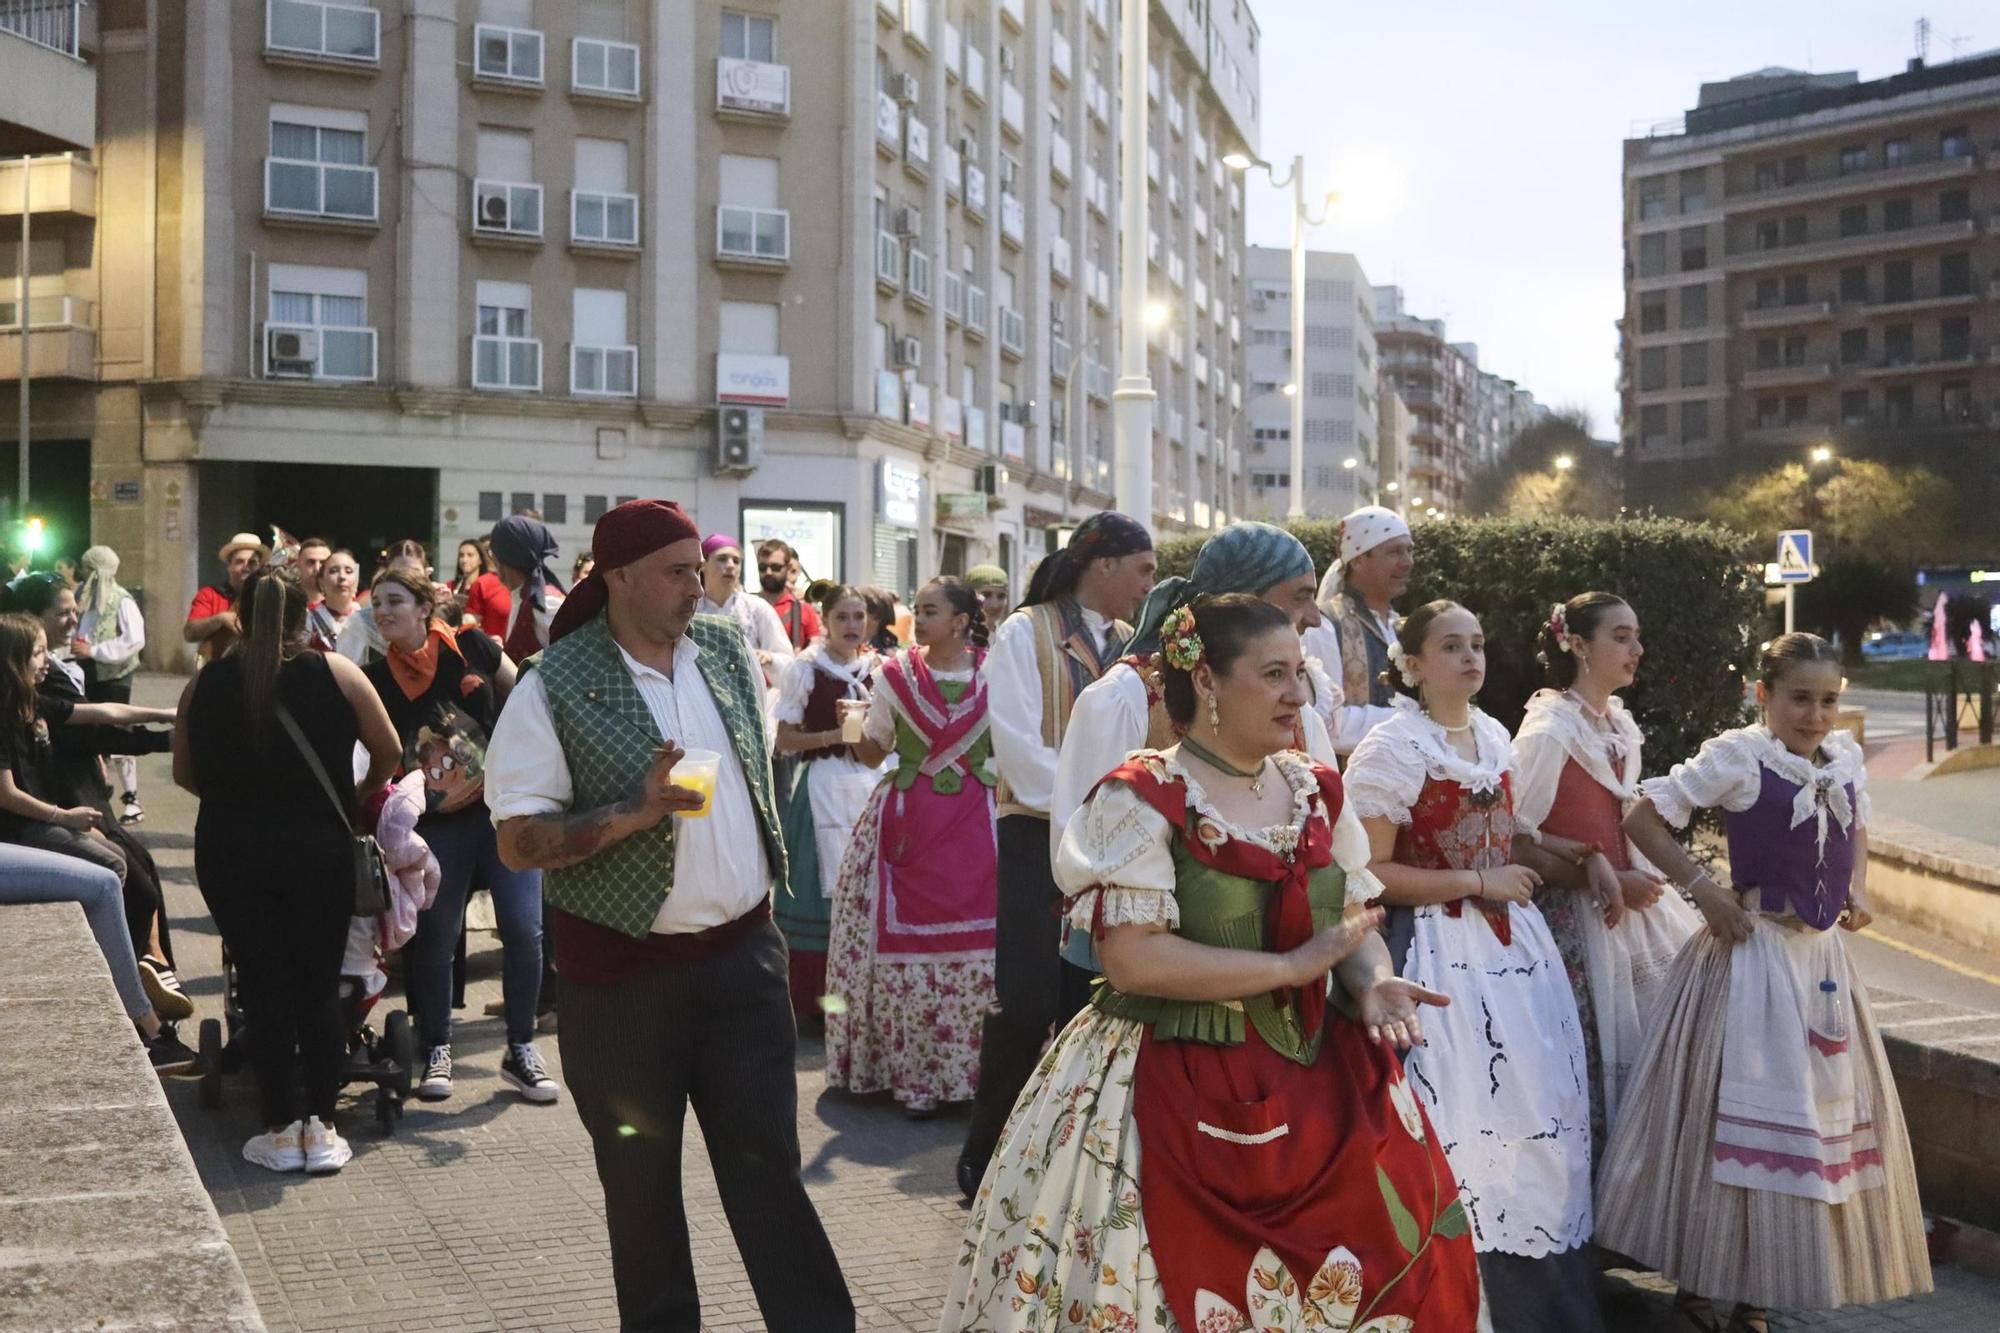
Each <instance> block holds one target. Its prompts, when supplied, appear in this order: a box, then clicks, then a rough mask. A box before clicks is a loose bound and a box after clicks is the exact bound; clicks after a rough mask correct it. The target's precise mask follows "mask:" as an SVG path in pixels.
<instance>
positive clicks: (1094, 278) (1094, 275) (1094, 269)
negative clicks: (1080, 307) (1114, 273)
mask: <svg viewBox="0 0 2000 1333" xmlns="http://www.w3.org/2000/svg"><path fill="white" fill-rule="evenodd" d="M1087 269H1088V271H1087V273H1086V275H1085V278H1086V281H1085V283H1084V289H1083V290H1084V295H1086V296H1088V297H1089V298H1090V303H1091V304H1092V305H1094V306H1096V307H1097V308H1098V309H1099V310H1109V309H1111V275H1110V274H1109V273H1107V272H1105V271H1104V269H1103V268H1101V267H1099V266H1098V265H1096V264H1091V265H1088V266H1087Z"/></svg>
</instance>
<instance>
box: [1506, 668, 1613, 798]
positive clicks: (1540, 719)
mask: <svg viewBox="0 0 2000 1333" xmlns="http://www.w3.org/2000/svg"><path fill="white" fill-rule="evenodd" d="M1605 715H1606V716H1607V717H1608V718H1609V719H1610V721H1611V731H1610V732H1605V731H1600V730H1599V729H1598V728H1597V727H1595V726H1593V725H1592V724H1591V721H1590V719H1589V717H1588V716H1586V715H1585V713H1584V710H1583V707H1582V705H1581V704H1579V703H1577V701H1576V700H1574V699H1572V698H1570V697H1569V696H1568V695H1567V694H1562V693H1558V692H1557V691H1555V690H1537V691H1536V692H1535V693H1534V695H1533V696H1531V697H1530V698H1529V700H1528V708H1527V716H1526V717H1525V718H1524V719H1522V722H1521V730H1520V733H1519V736H1517V737H1516V739H1517V740H1518V739H1519V738H1520V737H1522V736H1530V735H1536V734H1540V733H1542V732H1547V733H1548V734H1549V735H1551V736H1553V737H1554V738H1555V739H1556V740H1557V741H1559V742H1560V743H1561V745H1562V747H1563V752H1564V753H1565V754H1567V755H1568V756H1569V757H1570V758H1572V759H1574V760H1576V762H1577V763H1578V764H1579V765H1581V766H1582V768H1583V771H1584V772H1586V773H1588V774H1589V775H1590V777H1591V779H1592V780H1593V781H1594V782H1596V783H1597V784H1598V785H1599V786H1600V787H1603V788H1604V789H1605V790H1606V791H1608V792H1610V793H1611V794H1612V795H1613V796H1616V797H1617V798H1618V799H1619V800H1621V801H1631V800H1637V799H1638V796H1639V782H1638V772H1639V752H1640V749H1641V747H1642V746H1644V745H1645V737H1644V735H1643V734H1642V733H1641V732H1640V730H1639V724H1638V723H1637V722H1635V721H1633V720H1632V715H1631V714H1630V713H1628V712H1627V711H1625V701H1624V700H1623V699H1620V698H1617V697H1616V696H1613V698H1612V700H1611V707H1610V708H1609V709H1608V710H1607V711H1606V714H1605ZM1607 742H1610V743H1612V744H1615V745H1616V746H1617V747H1618V749H1619V751H1620V754H1621V757H1622V758H1623V760H1624V763H1623V771H1622V772H1617V773H1614V772H1613V771H1612V769H1611V761H1610V757H1609V755H1607V754H1606V745H1607ZM1627 773H1629V774H1631V775H1632V776H1631V779H1630V780H1629V781H1628V780H1627V778H1626V774H1627Z"/></svg>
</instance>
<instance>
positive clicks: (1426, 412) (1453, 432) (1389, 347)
mask: <svg viewBox="0 0 2000 1333" xmlns="http://www.w3.org/2000/svg"><path fill="white" fill-rule="evenodd" d="M1374 300H1375V346H1376V348H1377V349H1378V352H1379V354H1380V358H1381V364H1382V380H1383V384H1384V385H1385V386H1392V387H1394V389H1395V390H1396V393H1397V394H1398V395H1399V396H1400V397H1401V398H1402V400H1403V406H1404V407H1405V408H1407V409H1408V411H1409V417H1410V421H1409V434H1408V439H1409V451H1408V453H1407V455H1406V456H1405V460H1404V467H1403V470H1404V501H1405V504H1406V506H1407V507H1408V509H1409V511H1410V512H1411V513H1412V514H1413V515H1414V514H1420V513H1427V512H1428V511H1429V510H1431V509H1436V510H1437V511H1438V512H1439V513H1440V514H1455V513H1457V512H1458V511H1459V508H1460V506H1461V505H1462V503H1463V502H1464V498H1465V486H1466V483H1467V481H1469V480H1470V479H1471V476H1472V471H1473V468H1474V466H1475V460H1474V458H1473V454H1472V449H1471V448H1470V446H1469V444H1468V433H1467V429H1466V415H1467V412H1468V410H1469V409H1471V408H1472V406H1473V398H1474V395H1475V394H1476V393H1477V387H1478V378H1479V370H1478V367H1477V366H1475V365H1474V364H1473V363H1472V362H1470V361H1468V360H1467V359H1466V357H1465V354H1464V353H1463V352H1462V351H1460V350H1459V348H1458V347H1456V346H1454V345H1453V344H1452V343H1451V342H1450V340H1449V339H1448V338H1447V337H1446V336H1445V327H1444V321H1443V320H1441V319H1419V318H1417V317H1416V316H1415V315H1412V314H1410V313H1409V311H1408V310H1407V309H1405V307H1404V303H1403V292H1402V289H1401V288H1400V287H1377V288H1375V290H1374ZM1385 392H1386V388H1385Z"/></svg>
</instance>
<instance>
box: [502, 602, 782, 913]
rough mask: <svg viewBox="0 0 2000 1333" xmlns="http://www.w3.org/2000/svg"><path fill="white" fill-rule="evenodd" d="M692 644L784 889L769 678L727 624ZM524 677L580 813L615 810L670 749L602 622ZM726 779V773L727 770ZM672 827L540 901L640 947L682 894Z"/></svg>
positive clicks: (563, 875) (613, 853) (556, 883)
mask: <svg viewBox="0 0 2000 1333" xmlns="http://www.w3.org/2000/svg"><path fill="white" fill-rule="evenodd" d="M687 633H688V637H689V638H691V639H693V640H694V643H695V646H696V647H697V648H699V649H700V650H701V651H700V653H699V655H698V656H697V657H696V658H695V663H696V665H697V666H698V667H699V668H700V671H701V678H702V680H703V681H705V682H706V683H707V685H708V690H709V693H710V694H711V695H712V696H713V697H714V699H715V706H716V710H717V711H718V712H720V713H721V714H722V721H723V725H724V726H726V727H727V728H728V730H729V738H730V741H731V743H732V745H733V747H734V749H735V752H736V759H737V763H738V765H739V766H740V767H741V768H742V770H743V774H744V776H745V777H746V778H747V779H748V780H749V783H750V804H751V806H752V808H754V809H755V810H756V812H757V831H758V833H759V835H760V836H761V837H762V838H763V840H764V855H765V857H766V859H767V860H768V861H769V863H770V868H771V874H772V875H773V877H774V878H775V879H777V880H778V881H780V882H782V881H783V880H784V879H785V841H784V835H783V834H782V832H781V831H780V830H781V827H782V825H781V824H780V822H779V818H778V806H777V801H776V799H775V798H774V795H773V792H774V790H775V784H774V783H773V782H772V779H771V755H770V750H769V748H768V746H767V745H766V744H765V732H764V699H763V676H762V674H761V673H760V672H759V671H758V669H757V665H756V662H755V660H754V659H753V658H752V657H751V656H750V647H749V645H748V644H747V643H746V642H745V641H744V638H743V631H742V628H741V627H740V626H738V625H737V623H736V621H735V620H734V619H733V618H731V617H729V616H696V617H695V618H694V620H693V621H692V622H691V623H690V624H689V625H688V630H687ZM525 666H534V667H537V668H538V669H539V670H540V672H541V675H542V684H543V687H544V688H545V689H546V691H547V693H548V699H549V713H550V715H551V716H552V717H553V718H554V719H555V730H556V738H557V740H559V741H560V742H561V743H562V749H563V755H564V757H565V758H566V759H567V760H568V761H569V769H570V784H571V787H572V788H573V792H572V797H571V801H570V808H571V809H572V810H594V809H597V808H598V807H600V806H606V805H616V804H617V803H618V802H620V801H623V800H626V799H628V798H629V797H630V796H631V795H632V794H633V793H634V792H635V791H637V790H638V789H639V784H640V783H641V782H642V781H643V780H644V779H645V776H646V773H647V771H648V770H649V769H650V768H651V767H652V763H653V751H654V750H655V749H656V748H657V747H658V746H659V745H660V744H661V743H662V742H661V737H660V730H659V727H658V726H656V725H655V724H654V722H653V715H652V712H651V711H650V710H648V709H647V707H646V700H645V698H644V697H643V696H642V695H640V693H639V687H638V685H637V684H635V683H634V682H633V680H632V673H631V672H630V671H628V670H627V669H626V667H625V660H624V658H622V657H621V656H619V653H618V645H617V644H616V643H615V642H614V641H613V640H612V638H611V631H610V629H609V628H608V627H607V626H606V624H605V621H604V617H603V616H601V615H600V616H598V617H597V618H596V619H594V620H591V621H588V622H586V623H585V624H584V625H582V626H581V627H579V628H578V629H575V630H573V631H571V632H570V633H569V634H567V635H565V636H564V637H563V638H562V639H561V640H559V641H558V642H556V643H554V644H552V645H551V646H550V647H549V648H548V649H546V650H545V651H543V652H541V653H538V654H536V655H535V657H534V658H532V659H530V661H529V662H528V663H527V664H524V668H525ZM723 771H724V773H725V774H727V772H728V766H727V765H725V766H724V769H723ZM674 834H675V823H674V820H673V819H672V818H668V819H666V820H664V821H662V822H661V823H660V825H659V826H658V827H656V828H653V829H651V830H648V831H647V832H645V833H641V834H639V835H638V836H636V837H632V838H627V839H625V840H624V841H623V842H618V843H614V844H612V845H611V846H610V847H607V848H605V849H604V850H603V851H601V852H599V853H598V854H597V855H595V856H593V857H591V858H590V859H589V860H587V861H581V862H579V863H577V864H576V865H573V866H568V867H566V868H564V869H561V870H551V871H548V872H547V873H545V874H544V875H543V876H542V891H543V892H544V893H545V894H547V895H548V899H549V901H550V902H552V903H554V904H555V905H556V906H557V907H560V908H561V909H562V910H563V911H565V912H569V913H572V914H574V915H576V916H580V917H582V918H584V919H585V920H587V921H594V922H596V923H597V924H598V925H601V926H609V927H611V928H612V929H613V930H618V931H622V932H624V933H625V934H627V935H630V936H632V937H634V938H635V939H643V938H644V937H645V936H646V935H647V933H648V932H650V931H651V930H652V927H653V920H654V918H655V917H657V916H658V915H659V912H660V904H662V903H663V902H665V901H666V898H667V894H668V893H669V892H671V891H672V889H673V883H674Z"/></svg>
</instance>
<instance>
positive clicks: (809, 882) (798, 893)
mask: <svg viewBox="0 0 2000 1333" xmlns="http://www.w3.org/2000/svg"><path fill="white" fill-rule="evenodd" d="M812 775H813V765H812V764H810V763H808V764H804V765H801V770H800V773H799V780H798V782H797V784H796V785H794V786H793V788H792V798H791V800H790V801H789V802H787V803H786V805H785V819H784V833H785V852H786V856H787V858H788V859H789V860H790V863H791V873H790V875H789V877H788V878H787V881H786V883H785V884H784V886H783V887H782V888H780V889H779V891H778V893H777V895H776V897H775V898H774V899H773V900H772V904H771V916H772V918H773V919H774V920H776V921H777V923H778V929H779V930H781V931H783V932H784V935H785V944H786V945H787V946H788V947H789V948H790V949H791V951H792V952H793V953H819V954H823V953H825V952H826V941H827V936H828V934H829V933H830V932H831V930H832V927H833V900H832V899H830V898H828V897H827V896H826V894H825V892H824V891H823V890H822V889H821V887H820V876H819V839H818V838H817V837H816V836H815V835H814V828H813V808H812V793H811V790H810V789H811V787H812Z"/></svg>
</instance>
